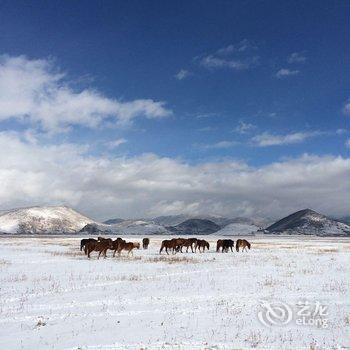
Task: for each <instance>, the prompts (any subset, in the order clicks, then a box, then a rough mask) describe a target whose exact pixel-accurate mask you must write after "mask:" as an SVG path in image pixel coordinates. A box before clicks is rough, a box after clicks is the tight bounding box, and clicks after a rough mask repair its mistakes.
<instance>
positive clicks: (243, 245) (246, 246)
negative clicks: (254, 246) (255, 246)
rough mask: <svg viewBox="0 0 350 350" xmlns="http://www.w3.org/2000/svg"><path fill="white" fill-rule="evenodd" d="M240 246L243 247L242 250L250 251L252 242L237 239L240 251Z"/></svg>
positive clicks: (237, 246) (237, 248)
mask: <svg viewBox="0 0 350 350" xmlns="http://www.w3.org/2000/svg"><path fill="white" fill-rule="evenodd" d="M239 248H242V252H243V251H244V250H245V251H248V250H247V248H248V249H250V243H249V242H248V241H247V240H246V239H237V241H236V251H237V252H239Z"/></svg>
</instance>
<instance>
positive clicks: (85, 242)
mask: <svg viewBox="0 0 350 350" xmlns="http://www.w3.org/2000/svg"><path fill="white" fill-rule="evenodd" d="M95 241H96V239H95V238H84V239H82V240H81V241H80V251H82V250H83V248H84V247H85V245H86V244H87V243H89V242H95Z"/></svg>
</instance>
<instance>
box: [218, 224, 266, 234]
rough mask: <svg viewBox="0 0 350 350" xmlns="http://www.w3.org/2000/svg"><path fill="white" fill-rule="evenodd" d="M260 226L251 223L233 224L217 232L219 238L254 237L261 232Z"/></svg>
mask: <svg viewBox="0 0 350 350" xmlns="http://www.w3.org/2000/svg"><path fill="white" fill-rule="evenodd" d="M259 228H260V227H259V226H256V225H254V224H251V223H232V224H228V225H226V226H225V227H223V228H222V229H221V230H219V231H217V232H215V235H218V236H241V235H253V234H255V233H256V232H257V231H258V230H259Z"/></svg>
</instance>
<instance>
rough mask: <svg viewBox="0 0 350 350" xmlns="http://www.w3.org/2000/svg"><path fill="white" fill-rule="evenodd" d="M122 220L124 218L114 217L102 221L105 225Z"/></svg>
mask: <svg viewBox="0 0 350 350" xmlns="http://www.w3.org/2000/svg"><path fill="white" fill-rule="evenodd" d="M123 221H125V220H124V219H120V218H115V219H109V220H106V221H103V223H104V224H106V225H113V224H120V223H121V222H123Z"/></svg>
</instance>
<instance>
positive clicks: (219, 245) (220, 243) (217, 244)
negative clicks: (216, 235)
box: [216, 239, 223, 252]
mask: <svg viewBox="0 0 350 350" xmlns="http://www.w3.org/2000/svg"><path fill="white" fill-rule="evenodd" d="M222 243H223V241H222V239H218V241H217V242H216V251H217V252H219V250H220V248H222Z"/></svg>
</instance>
